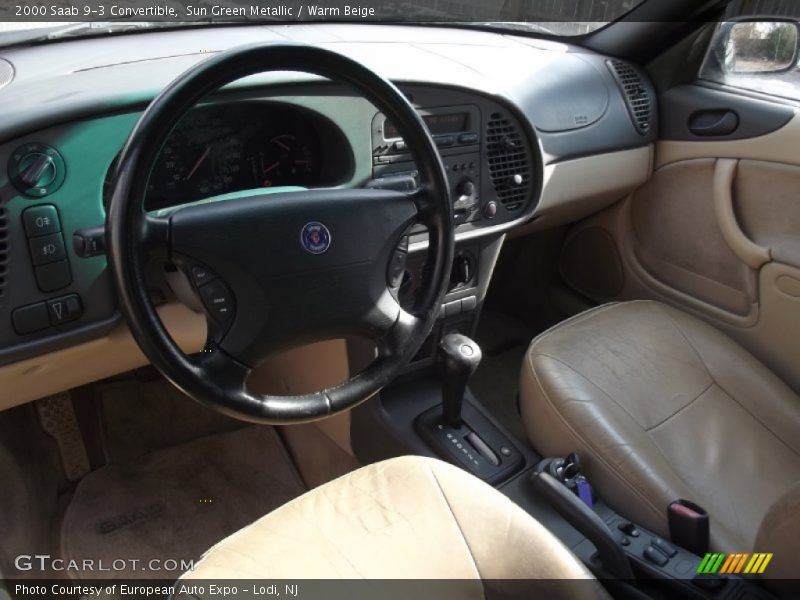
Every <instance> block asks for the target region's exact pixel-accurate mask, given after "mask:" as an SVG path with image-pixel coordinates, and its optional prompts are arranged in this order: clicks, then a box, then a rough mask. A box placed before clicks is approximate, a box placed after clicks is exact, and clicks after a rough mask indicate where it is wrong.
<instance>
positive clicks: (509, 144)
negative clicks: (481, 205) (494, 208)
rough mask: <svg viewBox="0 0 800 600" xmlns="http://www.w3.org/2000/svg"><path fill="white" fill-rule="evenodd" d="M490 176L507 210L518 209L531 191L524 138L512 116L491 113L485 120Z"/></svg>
mask: <svg viewBox="0 0 800 600" xmlns="http://www.w3.org/2000/svg"><path fill="white" fill-rule="evenodd" d="M486 154H487V157H488V159H489V176H490V177H491V179H492V185H493V186H494V190H495V192H496V193H497V199H498V200H499V201H500V202H501V203H502V204H503V206H505V207H506V210H509V211H514V210H519V209H521V208H522V207H523V206H525V203H526V201H527V199H528V198H529V197H530V192H531V163H530V157H529V156H528V148H527V144H526V143H525V138H524V137H523V135H522V132H521V131H520V130H519V128H518V127H517V126H515V125H514V124H513V123H512V122H511V120H510V119H508V118H507V117H505V116H503V115H502V114H500V113H499V112H496V113H492V115H491V117H489V121H488V122H487V123H486Z"/></svg>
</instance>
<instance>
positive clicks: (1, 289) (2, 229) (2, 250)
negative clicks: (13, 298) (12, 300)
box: [0, 206, 10, 306]
mask: <svg viewBox="0 0 800 600" xmlns="http://www.w3.org/2000/svg"><path fill="white" fill-rule="evenodd" d="M9 236H10V233H9V225H8V213H7V212H6V209H5V208H3V207H2V206H0V306H3V296H4V295H5V288H6V283H7V282H8V262H9V251H8V246H9Z"/></svg>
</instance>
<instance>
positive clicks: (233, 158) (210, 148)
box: [147, 108, 247, 210]
mask: <svg viewBox="0 0 800 600" xmlns="http://www.w3.org/2000/svg"><path fill="white" fill-rule="evenodd" d="M243 129H244V126H243V124H242V123H241V122H240V121H239V119H236V118H233V115H225V113H224V112H223V111H222V110H220V109H219V108H203V109H198V110H196V111H193V112H191V113H189V114H188V115H187V116H186V118H185V119H184V120H182V121H181V122H180V123H179V125H178V126H177V127H176V128H175V130H174V131H173V132H172V133H171V134H170V136H169V138H168V139H167V142H166V144H165V145H164V148H163V149H162V150H161V158H160V159H159V161H158V163H157V165H156V167H155V169H154V170H153V173H152V174H151V176H150V182H149V185H148V202H147V208H148V209H150V210H153V209H157V208H163V207H165V206H172V205H175V204H182V203H185V202H191V201H193V200H199V199H202V198H208V197H210V196H216V195H219V194H224V193H226V192H229V191H234V190H237V189H242V186H243V185H244V186H245V187H247V184H246V183H245V182H243V181H240V179H241V176H242V162H243V160H244V146H245V144H244V141H243V139H242V138H241V132H242V130H243Z"/></svg>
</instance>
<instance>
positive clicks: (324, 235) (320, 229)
mask: <svg viewBox="0 0 800 600" xmlns="http://www.w3.org/2000/svg"><path fill="white" fill-rule="evenodd" d="M300 243H301V244H302V245H303V248H305V249H306V250H307V251H308V252H310V253H311V254H322V253H323V252H325V251H326V250H327V249H328V248H330V246H331V232H330V231H328V228H327V227H325V225H323V224H322V223H320V222H318V221H311V222H310V223H306V224H305V225H303V229H302V230H301V231H300Z"/></svg>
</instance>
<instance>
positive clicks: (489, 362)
mask: <svg viewBox="0 0 800 600" xmlns="http://www.w3.org/2000/svg"><path fill="white" fill-rule="evenodd" d="M533 335H534V332H533V331H532V330H531V329H530V328H529V327H527V326H526V325H525V324H524V323H521V322H520V321H517V320H516V319H514V318H512V317H509V316H507V315H505V314H503V313H500V312H494V311H485V312H484V313H483V314H482V315H481V320H480V323H479V325H478V331H477V334H476V341H477V342H478V344H479V345H480V346H481V350H482V351H483V359H482V361H481V364H480V366H479V367H478V370H477V371H476V372H475V375H473V377H472V379H471V380H470V383H469V387H470V389H471V390H472V393H473V394H475V397H476V398H477V399H478V400H479V401H480V402H481V404H483V405H484V406H485V407H486V408H487V409H488V410H489V412H491V413H492V415H493V416H494V417H495V418H496V419H497V420H498V421H500V422H501V423H502V424H503V425H504V426H505V427H506V428H507V429H508V430H509V431H510V432H511V433H512V434H514V437H516V438H517V439H518V440H519V441H520V442H522V443H524V444H527V443H528V438H527V436H526V434H525V428H524V427H523V425H522V417H521V416H520V414H519V408H518V405H517V395H518V393H519V371H520V367H521V366H522V359H523V357H524V356H525V351H526V350H527V349H528V344H530V342H531V340H532V339H533Z"/></svg>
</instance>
